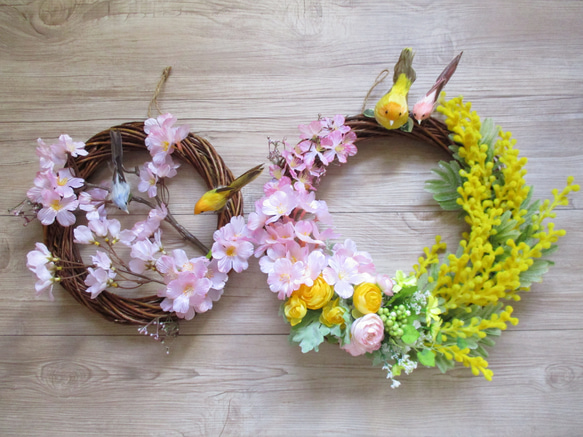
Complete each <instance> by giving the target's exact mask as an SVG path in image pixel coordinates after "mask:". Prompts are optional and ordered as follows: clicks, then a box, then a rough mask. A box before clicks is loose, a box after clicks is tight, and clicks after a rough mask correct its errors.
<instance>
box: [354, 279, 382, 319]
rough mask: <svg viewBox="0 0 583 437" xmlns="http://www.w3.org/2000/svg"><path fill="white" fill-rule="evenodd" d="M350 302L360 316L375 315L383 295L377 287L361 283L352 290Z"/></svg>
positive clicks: (368, 283) (369, 283)
mask: <svg viewBox="0 0 583 437" xmlns="http://www.w3.org/2000/svg"><path fill="white" fill-rule="evenodd" d="M352 301H353V303H354V306H355V307H356V309H357V310H358V311H360V313H361V314H370V313H376V312H377V311H378V310H379V308H380V307H381V304H382V303H383V293H382V291H381V289H380V288H379V287H378V285H376V284H373V283H371V282H363V283H362V284H359V285H357V286H356V287H355V288H354V295H353V296H352Z"/></svg>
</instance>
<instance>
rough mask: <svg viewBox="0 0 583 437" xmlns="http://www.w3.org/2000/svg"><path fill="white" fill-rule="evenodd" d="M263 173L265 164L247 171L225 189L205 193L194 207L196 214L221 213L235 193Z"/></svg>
mask: <svg viewBox="0 0 583 437" xmlns="http://www.w3.org/2000/svg"><path fill="white" fill-rule="evenodd" d="M262 171H263V164H259V165H257V166H255V167H253V168H252V169H249V170H247V171H246V172H245V173H243V174H242V175H241V176H239V177H238V178H237V179H235V180H234V181H233V182H231V183H230V184H229V185H227V186H225V187H218V188H214V189H212V190H209V191H207V192H206V193H204V194H203V195H202V196H201V198H200V199H198V201H197V202H196V204H195V205H194V213H195V214H200V213H203V212H208V211H219V210H221V209H223V208H224V207H225V205H226V204H227V202H228V201H229V199H230V198H231V197H233V195H234V194H235V193H237V192H238V191H239V190H241V188H243V187H244V186H245V185H247V184H249V183H251V182H253V181H254V180H255V179H257V177H258V176H259V175H260V174H261V172H262Z"/></svg>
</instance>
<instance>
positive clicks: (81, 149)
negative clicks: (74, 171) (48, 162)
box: [51, 134, 89, 160]
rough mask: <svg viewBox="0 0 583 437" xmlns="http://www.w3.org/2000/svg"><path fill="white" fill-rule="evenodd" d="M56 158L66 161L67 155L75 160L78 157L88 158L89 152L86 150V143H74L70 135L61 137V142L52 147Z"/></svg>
mask: <svg viewBox="0 0 583 437" xmlns="http://www.w3.org/2000/svg"><path fill="white" fill-rule="evenodd" d="M51 147H52V149H53V152H54V154H55V156H57V157H58V158H59V159H62V158H63V157H64V158H65V160H66V155H67V154H69V155H71V156H72V157H73V158H76V157H77V156H87V155H88V154H89V152H88V151H87V150H85V143H84V142H82V141H73V139H72V138H71V137H70V136H69V135H65V134H64V135H61V136H60V137H59V142H58V143H57V144H54V145H53V146H51Z"/></svg>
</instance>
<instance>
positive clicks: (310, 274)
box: [302, 250, 328, 287]
mask: <svg viewBox="0 0 583 437" xmlns="http://www.w3.org/2000/svg"><path fill="white" fill-rule="evenodd" d="M327 265H328V258H327V257H326V255H324V253H323V252H322V251H321V250H314V251H312V252H310V254H309V255H308V256H307V257H306V258H305V260H304V272H303V274H302V276H303V280H302V283H304V284H306V285H307V286H308V287H311V286H312V285H314V281H315V280H316V279H317V278H318V276H320V274H321V273H322V271H323V270H324V268H325V267H326V266H327Z"/></svg>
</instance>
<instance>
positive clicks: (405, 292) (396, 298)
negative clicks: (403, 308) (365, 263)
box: [385, 285, 417, 307]
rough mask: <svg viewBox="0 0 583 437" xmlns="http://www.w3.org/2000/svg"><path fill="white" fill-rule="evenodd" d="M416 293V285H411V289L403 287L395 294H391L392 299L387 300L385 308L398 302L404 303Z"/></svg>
mask: <svg viewBox="0 0 583 437" xmlns="http://www.w3.org/2000/svg"><path fill="white" fill-rule="evenodd" d="M393 290H394V288H393ZM416 292H417V285H413V286H411V287H403V288H401V289H400V290H399V291H398V292H397V293H395V294H393V297H391V298H390V299H389V301H388V302H387V303H386V305H385V306H386V307H389V306H390V305H397V304H398V303H400V302H404V301H405V300H407V298H408V297H409V296H412V295H413V294H415V293H416Z"/></svg>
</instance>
